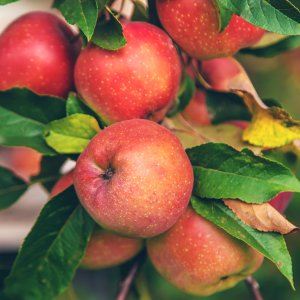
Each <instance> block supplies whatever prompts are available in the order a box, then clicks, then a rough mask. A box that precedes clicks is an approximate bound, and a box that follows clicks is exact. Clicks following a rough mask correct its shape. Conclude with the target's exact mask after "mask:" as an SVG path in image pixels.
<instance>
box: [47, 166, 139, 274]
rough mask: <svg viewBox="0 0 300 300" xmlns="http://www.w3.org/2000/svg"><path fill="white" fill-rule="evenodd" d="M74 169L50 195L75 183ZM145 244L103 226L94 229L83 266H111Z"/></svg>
mask: <svg viewBox="0 0 300 300" xmlns="http://www.w3.org/2000/svg"><path fill="white" fill-rule="evenodd" d="M73 173H74V172H73V171H71V172H69V173H67V174H65V175H64V176H63V177H61V178H60V180H58V181H57V183H56V184H55V186H54V187H53V189H52V191H51V193H50V196H51V198H53V197H55V196H57V195H58V194H60V193H61V192H63V191H64V190H65V189H67V188H68V187H70V186H71V185H72V184H73ZM142 246H143V242H142V240H140V239H130V238H125V237H121V236H118V235H116V234H114V233H111V232H108V231H106V230H103V229H101V228H97V229H96V230H94V232H93V234H92V236H91V239H90V240H89V242H88V245H87V249H86V252H85V255H84V257H83V260H82V261H81V267H84V268H88V269H103V268H109V267H113V266H116V265H119V264H121V263H124V262H126V261H127V260H129V259H131V258H132V257H134V256H135V255H136V254H137V253H138V252H139V251H140V250H141V249H142Z"/></svg>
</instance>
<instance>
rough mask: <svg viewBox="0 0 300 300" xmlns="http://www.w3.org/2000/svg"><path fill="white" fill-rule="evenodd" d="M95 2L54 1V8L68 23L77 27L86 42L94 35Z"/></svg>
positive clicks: (81, 0)
mask: <svg viewBox="0 0 300 300" xmlns="http://www.w3.org/2000/svg"><path fill="white" fill-rule="evenodd" d="M98 2H100V1H97V0H55V2H54V7H55V8H57V9H59V10H60V11H61V13H62V14H63V16H64V17H65V18H66V20H67V21H68V23H70V24H72V25H75V24H76V25H77V26H78V27H79V28H80V29H81V31H82V32H83V33H84V34H85V36H86V37H87V39H88V40H90V39H91V37H92V36H93V34H94V30H95V27H96V24H97V19H98Z"/></svg>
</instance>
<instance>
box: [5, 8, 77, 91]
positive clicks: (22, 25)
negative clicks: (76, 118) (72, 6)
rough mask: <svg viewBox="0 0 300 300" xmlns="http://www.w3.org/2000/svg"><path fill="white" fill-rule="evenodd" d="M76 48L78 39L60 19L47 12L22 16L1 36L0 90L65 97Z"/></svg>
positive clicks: (69, 87) (69, 85)
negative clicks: (27, 90)
mask: <svg viewBox="0 0 300 300" xmlns="http://www.w3.org/2000/svg"><path fill="white" fill-rule="evenodd" d="M79 49H80V43H79V40H78V39H76V37H75V34H74V33H73V32H72V31H71V30H70V28H69V26H68V25H67V24H66V23H65V22H64V21H63V20H61V19H60V18H58V17H56V16H54V15H52V14H50V13H46V12H32V13H28V14H25V15H23V16H21V17H20V18H18V19H17V20H15V21H14V22H13V23H11V24H10V25H9V26H8V27H7V28H6V29H5V30H4V32H3V33H2V34H1V36H0V70H1V72H0V90H1V91H3V90H6V89H10V88H13V87H27V88H29V89H31V90H33V91H34V92H36V93H39V94H47V95H54V96H60V97H66V96H67V95H68V93H69V91H70V90H71V89H72V87H73V68H74V63H75V59H76V56H77V54H78V52H79Z"/></svg>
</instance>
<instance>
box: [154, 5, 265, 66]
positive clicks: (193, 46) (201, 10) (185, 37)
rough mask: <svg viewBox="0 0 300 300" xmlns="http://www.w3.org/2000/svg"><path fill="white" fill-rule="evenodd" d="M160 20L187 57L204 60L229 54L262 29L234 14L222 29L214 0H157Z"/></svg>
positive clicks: (259, 34)
mask: <svg viewBox="0 0 300 300" xmlns="http://www.w3.org/2000/svg"><path fill="white" fill-rule="evenodd" d="M156 7H157V12H158V15H159V18H160V21H161V23H162V25H163V27H164V28H165V29H166V31H167V32H168V33H169V34H170V36H171V37H172V38H173V39H174V40H175V41H176V43H177V44H178V45H179V46H180V47H181V48H182V49H183V50H184V51H185V52H187V53H188V54H189V55H190V56H192V57H195V58H198V59H201V60H205V59H212V58H217V57H224V56H230V55H233V54H234V53H236V52H237V51H238V50H240V49H241V48H244V47H248V46H251V45H253V44H255V43H256V42H258V40H259V39H260V38H261V37H262V35H263V34H264V30H262V29H260V28H258V27H256V26H254V25H252V24H250V23H248V22H247V21H245V20H244V19H242V18H241V17H239V16H237V15H234V16H233V17H232V19H231V21H230V23H229V24H228V26H227V27H226V28H225V30H224V31H223V32H220V24H219V21H220V17H219V13H218V8H217V6H216V3H215V1H213V0H156Z"/></svg>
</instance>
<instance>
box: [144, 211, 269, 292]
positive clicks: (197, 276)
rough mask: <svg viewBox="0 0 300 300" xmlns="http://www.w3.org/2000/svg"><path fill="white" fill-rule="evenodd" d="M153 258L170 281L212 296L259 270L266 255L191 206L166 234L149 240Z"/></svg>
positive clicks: (154, 262) (156, 266)
mask: <svg viewBox="0 0 300 300" xmlns="http://www.w3.org/2000/svg"><path fill="white" fill-rule="evenodd" d="M147 250H148V254H149V257H150V259H151V261H152V263H153V265H154V266H155V268H156V269H157V270H158V272H159V273H160V274H161V275H162V276H163V277H165V278H166V279H167V280H168V281H170V283H172V284H173V285H174V286H176V287H177V288H179V289H181V290H183V291H185V292H186V293H189V294H195V295H199V296H208V295H211V294H213V293H216V292H218V291H222V290H224V289H227V288H230V287H233V286H234V285H236V284H237V283H238V282H239V281H241V280H243V279H245V278H246V277H247V276H249V275H250V274H252V273H253V272H255V271H256V270H257V269H258V268H259V266H260V265H261V263H262V261H263V256H262V255H261V254H259V253H258V252H256V251H255V250H254V249H252V248H250V247H249V246H247V245H246V244H245V243H243V242H241V241H239V240H237V239H235V238H234V237H232V236H230V235H228V234H227V233H226V232H225V231H223V230H222V229H220V228H218V227H217V226H215V225H214V224H212V223H210V222H209V221H207V220H205V219H204V218H202V217H201V216H199V215H198V214H197V213H196V212H195V211H194V210H193V209H192V208H188V209H187V210H186V212H185V213H184V214H183V215H182V216H181V218H180V219H179V221H178V222H177V223H176V224H175V225H174V226H173V227H172V228H171V229H170V230H169V231H167V232H165V233H164V234H162V235H160V236H157V237H154V238H152V239H149V240H148V241H147Z"/></svg>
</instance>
